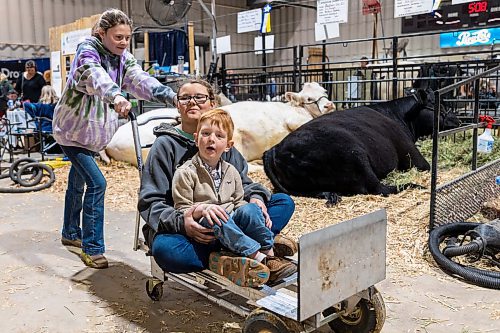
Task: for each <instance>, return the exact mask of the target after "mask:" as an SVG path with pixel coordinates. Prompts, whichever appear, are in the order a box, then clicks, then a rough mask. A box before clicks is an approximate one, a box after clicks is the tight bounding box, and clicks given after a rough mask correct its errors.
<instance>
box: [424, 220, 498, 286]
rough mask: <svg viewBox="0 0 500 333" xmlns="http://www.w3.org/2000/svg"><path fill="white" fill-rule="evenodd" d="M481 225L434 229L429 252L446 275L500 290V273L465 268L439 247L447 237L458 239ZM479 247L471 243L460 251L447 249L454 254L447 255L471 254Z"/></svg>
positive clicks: (453, 225)
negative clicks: (456, 276)
mask: <svg viewBox="0 0 500 333" xmlns="http://www.w3.org/2000/svg"><path fill="white" fill-rule="evenodd" d="M480 224H481V223H469V222H459V223H452V224H446V225H443V226H440V227H437V228H435V229H433V230H432V231H431V233H430V235H429V250H430V252H431V254H432V256H433V257H434V260H435V261H436V263H437V264H438V265H439V267H441V269H442V270H443V271H445V272H446V273H448V274H450V275H458V276H460V277H462V278H463V279H464V280H466V281H468V282H471V283H473V284H475V285H478V286H481V287H485V288H491V289H500V272H492V271H487V270H482V269H478V268H473V267H466V266H463V265H461V264H458V263H456V262H454V261H452V260H451V259H449V258H448V257H446V256H445V255H444V254H443V253H442V252H441V251H440V250H439V245H440V244H441V243H442V242H443V240H444V239H445V238H446V237H457V236H459V235H463V234H464V233H466V232H467V231H469V230H472V229H474V228H476V227H477V226H479V225H480ZM479 246H480V245H479V244H478V243H469V244H467V245H465V246H461V247H459V249H456V250H455V249H453V250H452V249H450V248H449V249H447V251H449V250H451V251H452V252H451V253H450V252H447V254H448V255H451V254H453V255H458V254H456V253H458V252H464V254H466V253H471V251H472V250H473V249H479V248H480V247H479Z"/></svg>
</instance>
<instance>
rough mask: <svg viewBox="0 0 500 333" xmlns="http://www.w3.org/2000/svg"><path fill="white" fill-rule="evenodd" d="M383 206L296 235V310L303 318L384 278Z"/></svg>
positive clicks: (385, 220) (385, 233) (300, 318)
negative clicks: (297, 301) (297, 281)
mask: <svg viewBox="0 0 500 333" xmlns="http://www.w3.org/2000/svg"><path fill="white" fill-rule="evenodd" d="M386 236H387V215H386V212H385V210H383V209H382V210H378V211H376V212H373V213H370V214H367V215H363V216H360V217H358V218H355V219H352V220H349V221H345V222H342V223H339V224H336V225H332V226H329V227H327V228H324V229H321V230H317V231H315V232H312V233H308V234H306V235H304V236H302V237H300V239H299V293H298V299H299V312H298V320H299V321H303V320H306V319H307V318H310V317H311V316H313V315H315V314H317V313H319V312H321V311H323V310H324V309H326V308H328V307H330V306H332V305H334V304H336V303H338V302H340V301H342V300H345V299H346V298H348V297H349V296H352V295H354V294H356V293H358V292H360V291H362V290H364V289H366V288H368V287H370V286H372V285H374V284H375V283H377V282H380V281H382V280H383V279H385V274H386V269H385V260H386Z"/></svg>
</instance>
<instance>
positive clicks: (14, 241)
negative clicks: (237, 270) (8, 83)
mask: <svg viewBox="0 0 500 333" xmlns="http://www.w3.org/2000/svg"><path fill="white" fill-rule="evenodd" d="M0 183H5V181H2V182H0ZM2 186H3V185H2ZM62 212H63V202H62V201H61V199H58V198H56V197H55V195H54V194H52V193H50V192H47V191H46V192H37V193H28V194H0V265H1V267H2V268H1V270H0V281H1V287H0V309H1V311H0V323H1V324H0V327H1V332H51V333H57V332H220V331H221V328H222V325H223V323H225V322H238V323H241V322H242V318H240V317H238V316H236V315H233V314H232V313H229V312H227V311H225V310H224V309H222V308H220V307H218V306H216V305H214V304H213V303H211V302H209V301H207V300H206V299H205V298H203V297H201V296H198V295H197V294H195V293H193V292H191V291H189V290H186V288H184V287H181V286H180V285H178V284H175V283H170V282H167V283H166V284H165V292H164V297H163V298H162V300H161V301H159V302H153V301H151V300H150V299H149V297H148V296H147V295H146V292H145V288H144V285H145V283H146V281H147V278H148V277H149V276H150V265H149V260H148V259H147V258H146V257H145V255H144V253H143V252H134V251H133V250H132V242H133V227H134V221H135V212H133V211H128V212H120V211H111V210H107V211H106V217H105V220H106V224H105V239H106V246H107V253H106V255H107V257H108V259H110V262H111V266H110V268H108V269H106V270H94V269H90V268H86V267H85V266H84V265H83V263H82V262H81V261H80V259H79V258H78V256H77V255H76V254H75V253H72V252H71V251H69V250H68V248H66V247H64V246H62V245H61V243H60V231H61V225H62ZM377 287H378V288H379V290H380V291H381V293H382V295H383V297H384V300H385V303H386V307H387V319H386V323H385V326H384V328H383V330H382V332H398V333H399V332H463V333H465V332H500V291H498V290H488V289H483V288H478V287H474V286H471V285H468V284H465V283H462V282H459V281H457V280H454V279H451V278H448V277H447V276H446V275H444V274H440V273H439V274H436V276H434V275H432V276H431V275H421V276H419V277H399V276H398V277H395V276H393V275H392V273H391V268H390V263H389V266H388V278H387V279H386V280H385V281H383V282H382V283H380V284H379V285H378V286H377ZM322 331H325V332H326V331H328V330H327V329H322Z"/></svg>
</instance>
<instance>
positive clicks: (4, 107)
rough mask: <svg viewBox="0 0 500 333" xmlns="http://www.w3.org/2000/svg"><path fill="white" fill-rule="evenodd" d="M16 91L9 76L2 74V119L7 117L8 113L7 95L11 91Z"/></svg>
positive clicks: (0, 113)
mask: <svg viewBox="0 0 500 333" xmlns="http://www.w3.org/2000/svg"><path fill="white" fill-rule="evenodd" d="M12 89H14V88H13V87H12V84H10V82H9V79H8V77H7V75H5V74H4V73H0V118H1V117H3V116H4V115H5V111H7V95H8V93H9V91H11V90H12Z"/></svg>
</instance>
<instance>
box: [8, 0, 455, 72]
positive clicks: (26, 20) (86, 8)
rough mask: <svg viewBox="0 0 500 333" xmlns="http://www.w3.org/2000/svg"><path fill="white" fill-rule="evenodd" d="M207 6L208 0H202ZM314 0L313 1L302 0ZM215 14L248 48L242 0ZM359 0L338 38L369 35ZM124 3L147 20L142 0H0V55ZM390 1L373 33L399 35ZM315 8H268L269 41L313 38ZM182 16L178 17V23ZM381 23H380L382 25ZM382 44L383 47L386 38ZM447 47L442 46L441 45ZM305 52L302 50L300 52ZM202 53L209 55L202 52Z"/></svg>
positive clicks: (354, 53)
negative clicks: (240, 16)
mask: <svg viewBox="0 0 500 333" xmlns="http://www.w3.org/2000/svg"><path fill="white" fill-rule="evenodd" d="M205 3H206V4H207V6H208V8H210V4H211V1H210V0H205ZM307 3H308V4H309V5H315V2H314V1H312V2H311V1H308V2H307ZM216 4H217V5H216V16H217V26H218V34H217V35H218V36H219V37H220V36H224V35H231V42H232V50H233V51H241V50H251V49H253V45H254V38H255V37H256V36H258V32H248V33H243V34H237V33H236V28H237V13H238V12H239V11H243V10H248V8H247V7H246V0H217V1H216ZM361 4H362V1H361V0H351V1H349V16H348V23H345V24H341V25H340V38H337V39H333V40H332V41H336V40H339V41H340V40H349V39H359V38H369V37H372V34H373V16H371V15H368V16H363V15H362V14H361V6H362V5H361ZM128 5H130V13H131V17H132V19H133V20H134V24H135V26H138V25H153V24H154V22H153V21H152V20H151V18H150V17H149V15H148V14H147V13H146V10H145V6H144V1H143V0H2V1H1V7H2V9H3V12H2V20H0V59H19V58H32V57H47V56H49V49H48V38H49V37H48V29H49V27H53V26H58V25H62V24H67V23H70V22H73V21H75V20H76V19H79V18H82V17H87V16H91V15H94V14H98V13H100V12H102V11H103V10H104V9H106V8H109V7H116V8H122V9H123V10H124V11H126V10H127V7H128ZM393 16H394V2H393V1H382V14H381V19H379V24H378V27H377V28H378V36H382V34H384V35H385V36H393V35H400V32H401V19H394V17H393ZM187 19H189V20H192V21H194V22H195V32H196V33H197V34H200V33H201V34H204V35H206V36H211V35H212V28H211V21H210V19H209V17H208V16H207V14H206V13H205V12H204V11H203V10H202V8H201V6H200V5H199V3H198V1H197V0H193V5H192V7H191V10H190V12H189V13H188V15H187ZM315 21H316V11H315V10H312V9H307V8H298V7H286V8H281V9H276V10H273V11H272V13H271V22H272V34H274V35H275V46H276V47H283V46H293V45H298V44H308V43H314V22H315ZM182 24H183V22H181V23H180V25H181V26H182ZM382 26H383V29H382ZM385 47H389V42H387V43H386V45H385ZM383 48H384V45H383V44H382V43H379V45H378V56H379V58H382V57H383V52H384V50H383ZM407 51H408V53H409V54H411V55H419V54H424V53H425V54H429V53H432V52H433V51H434V52H435V51H440V52H443V50H440V49H439V37H438V36H437V35H436V36H432V37H425V38H417V39H413V40H412V41H411V42H410V44H409V45H408V47H407ZM451 51H453V50H450V51H449V52H451ZM444 52H447V50H444ZM327 55H328V57H329V59H330V60H339V61H351V60H356V59H359V58H360V57H361V56H362V55H366V56H368V57H370V56H371V43H360V44H353V45H348V46H346V47H339V46H337V47H335V48H332V47H329V48H328V49H327ZM305 56H307V54H306V55H305ZM206 58H207V59H210V53H209V52H207V54H206ZM260 59H261V57H259V56H258V55H253V56H246V57H243V56H239V57H234V59H232V60H231V63H230V66H241V67H246V66H254V65H258V64H260V62H261V60H260ZM290 61H291V53H290V52H287V53H285V52H282V53H280V54H277V53H276V54H273V55H269V57H268V64H272V63H287V62H290Z"/></svg>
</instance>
